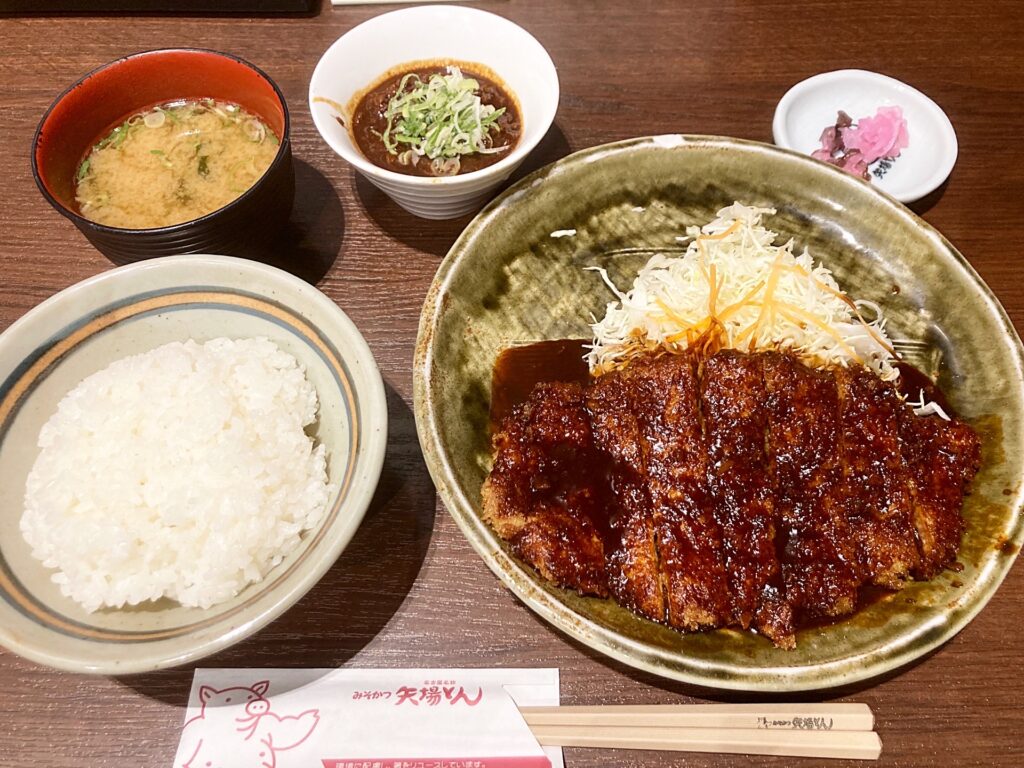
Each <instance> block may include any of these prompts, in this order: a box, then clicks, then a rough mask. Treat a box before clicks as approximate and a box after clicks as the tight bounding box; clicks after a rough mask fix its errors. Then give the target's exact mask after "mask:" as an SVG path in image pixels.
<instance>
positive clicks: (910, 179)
mask: <svg viewBox="0 0 1024 768" xmlns="http://www.w3.org/2000/svg"><path fill="white" fill-rule="evenodd" d="M888 106H898V107H900V108H901V109H902V110H903V116H904V117H905V118H906V121H907V132H908V134H909V137H910V145H909V146H908V147H907V148H906V149H904V150H903V151H902V152H901V153H900V156H899V157H898V158H896V160H895V161H893V162H892V164H891V166H890V167H889V168H888V170H887V171H886V172H885V173H884V175H882V176H881V177H879V176H876V175H875V173H874V172H872V174H871V182H872V183H873V184H874V185H875V186H876V187H878V188H879V189H881V190H882V191H883V192H886V193H888V194H889V195H891V196H892V197H894V198H896V199H897V200H899V201H901V202H904V203H909V202H913V201H914V200H920V199H921V198H922V197H924V196H925V195H927V194H928V193H929V192H932V191H933V190H935V189H936V188H937V187H938V186H939V185H940V184H942V182H943V181H945V180H946V177H947V176H949V173H950V171H952V170H953V165H954V164H955V163H956V157H957V141H956V132H955V131H954V130H953V125H952V123H950V122H949V118H948V117H947V116H946V113H945V112H943V111H942V108H941V107H940V106H939V105H938V104H936V103H935V102H934V101H932V100H931V99H930V98H928V97H927V96H925V95H924V94H923V93H921V91H919V90H917V89H916V88H912V87H910V86H909V85H907V84H906V83H903V82H900V81H899V80H896V79H895V78H892V77H887V76H886V75H880V74H878V73H877V72H868V71H865V70H862V69H841V70H837V71H835V72H825V73H823V74H820V75H815V76H814V77H810V78H808V79H806V80H804V81H802V82H799V83H797V84H796V85H794V86H793V87H792V88H790V89H789V90H788V91H787V92H786V95H785V96H783V97H782V99H781V100H780V101H779V105H778V106H777V107H776V108H775V119H774V121H773V122H772V133H773V135H774V138H775V143H776V144H777V145H778V146H780V147H785V148H786V149H793V150H796V151H797V152H802V153H804V154H810V153H811V152H813V151H814V150H816V149H819V148H820V147H821V143H820V137H821V133H822V131H824V130H825V128H827V127H828V126H830V125H834V124H835V121H836V114H837V113H838V112H839V110H842V111H844V112H846V114H848V115H849V116H850V117H852V118H853V119H854V121H856V120H859V119H860V118H862V117H870V116H873V115H874V114H875V112H876V111H877V110H878V108H879V107H888ZM874 170H875V167H872V171H874Z"/></svg>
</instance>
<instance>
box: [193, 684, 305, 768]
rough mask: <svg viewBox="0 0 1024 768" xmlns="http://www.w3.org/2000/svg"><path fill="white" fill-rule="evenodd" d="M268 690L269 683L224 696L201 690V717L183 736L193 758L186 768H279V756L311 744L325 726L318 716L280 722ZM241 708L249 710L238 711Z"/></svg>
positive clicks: (213, 690) (228, 690)
mask: <svg viewBox="0 0 1024 768" xmlns="http://www.w3.org/2000/svg"><path fill="white" fill-rule="evenodd" d="M269 687H270V683H269V682H268V681H266V680H261V681H260V682H258V683H254V684H253V685H251V686H249V687H248V688H243V687H237V688H225V689H224V690H222V691H218V690H217V689H216V688H212V687H210V686H208V685H204V686H202V687H201V688H200V689H199V700H200V701H201V702H202V711H201V712H200V713H199V714H198V715H197V716H196V717H193V718H192V719H191V720H189V721H188V722H187V723H185V728H184V730H183V731H182V733H181V743H182V746H183V748H184V754H186V755H190V757H189V758H188V759H187V760H185V762H184V763H182V764H181V765H182V768H228V766H230V767H231V768H234V767H235V766H245V768H250V767H251V768H275V766H276V765H277V754H276V753H277V752H281V751H283V750H286V749H292V748H293V747H297V746H298V745H299V744H301V743H302V742H304V741H305V740H306V739H308V738H309V736H310V734H311V733H313V729H314V728H316V725H317V723H318V722H320V713H319V711H318V710H315V709H308V710H306V711H305V712H303V713H302V714H300V715H296V716H294V717H280V716H278V715H276V714H275V713H273V712H271V711H270V701H269V700H267V699H266V698H264V694H265V693H266V692H267V689H268V688H269ZM242 704H244V709H240V708H239V706H238V705H242Z"/></svg>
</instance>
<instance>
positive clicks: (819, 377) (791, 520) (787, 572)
mask: <svg viewBox="0 0 1024 768" xmlns="http://www.w3.org/2000/svg"><path fill="white" fill-rule="evenodd" d="M761 359H762V365H763V374H764V381H765V386H766V389H767V393H768V398H767V407H768V431H767V440H766V446H767V452H768V464H769V469H770V475H771V479H772V485H773V488H774V491H775V505H776V511H777V513H778V516H779V530H777V531H776V536H777V541H776V549H777V550H778V552H779V557H780V559H781V561H782V574H783V580H784V583H785V588H786V600H787V602H789V603H790V605H792V606H793V609H794V611H796V613H797V615H798V618H815V617H825V616H842V615H844V614H848V613H852V612H853V611H854V609H855V608H856V607H857V590H858V587H859V586H860V583H861V580H860V579H859V578H858V577H857V574H856V572H855V570H854V566H853V563H854V562H855V560H856V548H855V546H854V543H853V540H852V539H851V538H850V531H849V526H848V525H847V521H846V517H845V513H844V506H843V503H842V498H843V496H842V494H843V472H842V466H841V465H840V459H839V439H840V421H839V394H838V392H837V391H836V383H835V378H834V377H833V376H832V374H831V373H830V372H828V371H818V370H814V369H811V368H808V367H807V366H805V365H803V364H802V363H801V362H800V361H799V360H797V359H796V358H795V357H794V356H792V355H786V354H779V353H774V352H769V353H765V354H764V355H762V358H761Z"/></svg>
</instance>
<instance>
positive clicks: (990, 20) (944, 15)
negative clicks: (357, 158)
mask: <svg viewBox="0 0 1024 768" xmlns="http://www.w3.org/2000/svg"><path fill="white" fill-rule="evenodd" d="M476 5H479V6H480V7H482V8H485V9H488V10H492V11H495V12H497V13H500V14H502V15H505V16H507V17H509V18H511V19H513V20H514V21H516V22H518V23H519V24H521V25H523V26H524V27H526V28H527V29H528V30H529V31H531V32H532V33H533V34H534V35H535V36H536V37H537V38H538V39H539V40H540V41H541V43H542V44H543V45H544V46H545V47H546V48H547V49H548V51H549V52H550V53H551V56H552V58H553V59H554V61H555V64H556V66H557V67H558V71H559V76H560V78H561V87H562V101H561V105H560V108H559V112H558V116H557V118H556V125H555V126H554V127H553V128H552V130H551V132H550V133H549V135H548V136H547V137H546V139H545V140H544V142H543V143H542V145H541V146H540V148H539V149H538V150H537V152H536V153H535V154H534V156H533V157H531V158H530V160H528V161H527V164H528V167H529V168H536V167H538V166H540V165H543V164H545V163H548V162H550V161H552V160H555V159H557V158H559V157H561V156H563V155H565V154H568V153H569V152H570V151H573V150H577V149H581V148H584V147H589V146H592V145H595V144H600V143H602V142H606V141H611V140H614V139H621V138H626V137H631V136H638V135H645V134H652V133H664V132H679V131H684V132H694V133H709V134H723V135H732V136H739V137H743V138H748V139H757V140H762V141H770V140H771V119H772V113H773V110H774V107H775V103H776V102H777V101H778V99H779V98H780V97H781V96H782V94H783V93H784V92H785V90H786V89H787V88H788V87H789V86H790V85H792V84H793V83H795V82H796V81H798V80H801V79H803V78H804V77H807V76H809V75H811V74H814V73H816V72H820V71H824V70H829V69H836V68H842V67H861V68H865V69H873V70H877V71H881V72H885V73H887V74H890V75H893V76H895V77H898V78H900V79H902V80H904V81H906V82H909V83H911V84H913V85H915V86H917V87H918V88H920V89H922V90H923V91H924V92H926V93H928V94H929V95H930V96H932V97H933V98H934V99H935V100H936V101H938V102H939V103H940V104H941V105H942V106H943V107H944V108H945V110H946V111H947V113H948V114H949V116H950V118H951V120H952V121H953V125H954V126H955V127H956V130H957V133H958V136H959V140H960V159H959V162H958V163H957V166H956V168H955V169H954V171H953V174H952V177H951V178H950V180H949V182H948V184H947V185H946V186H945V187H944V188H943V189H942V190H941V191H940V193H938V194H936V195H933V196H932V197H931V198H930V199H928V200H926V201H924V202H923V203H922V204H920V205H918V206H916V210H918V211H919V212H921V213H922V214H923V215H924V217H925V218H926V219H927V220H928V221H930V222H931V223H932V224H934V225H935V226H936V227H938V229H939V230H941V231H942V232H943V233H944V234H945V235H946V236H947V237H948V238H949V239H950V240H951V241H952V242H953V243H954V244H956V245H957V246H958V247H959V249H960V250H961V251H962V252H963V253H964V255H965V256H966V257H967V258H968V259H969V260H970V262H971V263H972V264H973V265H974V267H975V269H977V271H978V272H979V273H980V274H981V276H982V277H983V278H984V279H985V280H986V281H987V282H988V283H989V285H991V286H992V288H993V289H994V291H995V293H996V295H997V296H998V297H999V298H1000V299H1001V301H1002V302H1003V304H1004V305H1005V307H1006V309H1007V311H1008V312H1009V314H1010V317H1011V318H1012V319H1013V321H1014V323H1015V324H1016V326H1017V328H1018V330H1020V329H1024V209H1022V200H1024V142H1022V141H1021V133H1022V130H1024V129H1022V126H1024V76H1022V75H1021V71H1022V69H1024V5H1022V4H1021V3H1019V2H1016V1H1014V0H1007V1H1006V2H989V1H988V0H975V1H974V2H968V3H964V2H930V3H919V2H902V3H901V2H846V3H836V2H832V1H831V0H788V1H786V2H781V1H777V0H766V1H764V2H757V0H748V1H747V2H739V1H733V2H729V1H728V0H691V1H684V2H660V3H649V2H643V1H642V0H632V1H631V2H628V3H624V2H619V3H615V2H584V1H583V0H579V1H578V2H572V3H549V2H542V1H541V0H533V1H532V2H531V1H527V0H509V1H508V2H486V3H478V4H476ZM383 10H385V9H384V8H381V7H372V6H357V7H352V8H348V9H345V10H332V9H331V8H330V7H325V8H324V9H323V10H322V12H321V13H320V14H318V15H313V16H306V17H291V18H244V17H243V18H239V17H216V16H209V17H204V18H173V17H155V16H148V17H139V18H122V17H103V18H90V17H88V16H79V17H75V18H47V17H31V18H0V162H2V174H0V179H2V181H0V184H2V187H0V189H2V200H0V329H2V328H6V327H7V326H8V325H10V324H11V323H12V322H14V321H15V320H16V319H17V318H18V317H20V316H21V315H22V314H23V313H24V312H26V311H27V310H28V309H30V308H31V307H33V306H34V305H36V304H38V303H39V302H41V301H42V300H43V299H45V298H47V297H48V296H50V295H51V294H53V293H54V292H55V291H58V290H60V289H62V288H65V287H67V286H69V285H71V284H72V283H75V282H77V281H79V280H81V279H83V278H86V277H89V276H91V275H95V274H97V273H99V272H102V271H104V270H106V269H110V268H111V266H112V265H111V264H110V263H109V262H108V261H107V260H106V259H105V258H104V257H103V256H101V255H100V254H99V253H98V252H96V251H95V250H93V249H92V248H91V247H90V246H89V245H88V244H87V243H86V242H85V240H84V239H83V238H82V237H81V236H80V235H79V234H78V233H77V231H76V230H75V229H74V228H73V226H72V225H71V224H70V223H69V222H67V221H65V220H64V219H62V218H61V217H60V216H58V215H57V214H56V213H55V212H54V211H53V210H52V209H51V208H50V207H49V206H48V205H47V204H46V202H45V201H44V200H43V198H42V197H41V195H40V194H39V192H38V191H37V189H36V187H35V184H34V183H33V181H32V178H31V171H30V166H29V148H30V144H31V140H32V134H33V131H34V129H35V126H36V123H37V122H38V120H39V118H40V117H41V116H42V113H43V111H44V110H45V109H46V107H47V106H48V105H49V104H50V102H51V101H52V99H53V98H54V97H55V96H56V95H57V94H58V93H59V92H60V91H61V90H63V89H64V88H65V87H66V86H67V85H69V84H70V83H72V82H73V81H74V80H76V79H77V78H78V77H80V76H81V75H82V74H84V73H85V72H87V71H88V70H90V69H92V68H94V67H96V66H98V65H100V64H103V63H105V62H107V61H109V60H111V59H114V58H116V57H118V56H120V55H122V54H124V53H128V52H132V51H137V50H144V49H148V48H157V47H165V46H175V45H187V46H198V47H208V48H214V49H220V50H224V51H230V52H232V53H235V54H238V55H240V56H243V57H245V58H247V59H250V60H251V61H253V62H255V63H256V64H258V65H259V66H260V67H262V68H263V69H265V70H266V71H267V72H268V73H269V74H270V75H271V76H272V77H273V78H275V79H276V81H277V82H278V83H279V84H280V86H281V87H282V89H283V91H284V93H285V96H286V97H287V99H288V102H289V104H290V106H291V109H292V114H293V142H294V152H295V157H296V159H297V161H298V167H297V178H298V198H297V201H296V207H295V214H294V216H293V222H294V223H293V225H292V229H291V232H290V233H289V237H288V238H287V239H286V241H285V242H284V244H282V246H281V248H280V251H279V253H278V255H277V260H278V261H279V263H281V264H285V265H288V266H289V267H290V268H291V269H292V270H293V271H295V272H297V273H298V274H300V275H302V276H303V277H306V278H307V279H309V280H310V281H312V282H315V283H316V285H317V286H318V287H319V288H320V289H321V290H323V291H324V292H326V293H327V294H328V295H329V296H330V297H331V298H333V299H335V300H336V301H337V302H338V304H339V305H340V306H341V307H342V308H343V309H344V310H345V311H346V312H347V313H348V314H349V316H350V317H351V318H352V319H353V320H354V321H355V323H356V324H357V325H358V326H359V328H360V329H361V330H362V332H363V333H364V335H365V336H366V338H367V341H368V342H369V344H370V347H371V348H372V350H373V353H374V354H375V355H376V358H377V361H378V363H379V364H380V367H381V370H382V372H383V375H384V379H385V381H386V383H387V388H388V407H389V410H390V419H391V436H390V438H389V444H388V451H387V459H386V464H385V469H384V474H383V477H382V479H381V483H380V487H379V490H378V492H377V495H376V498H375V500H374V502H373V505H372V507H371V509H370V511H369V513H368V515H367V518H366V521H365V523H364V524H363V526H362V528H361V529H360V531H359V532H358V534H357V535H356V538H355V539H354V541H353V543H352V545H351V546H350V547H349V549H348V550H347V551H346V552H345V554H344V555H343V556H342V558H341V560H340V561H339V562H338V563H337V565H336V566H335V567H334V568H333V569H332V570H330V571H329V572H328V574H327V575H326V577H325V578H324V579H323V581H322V582H321V583H320V584H319V585H318V586H317V587H316V588H314V589H313V590H312V591H311V592H310V593H309V594H308V595H307V596H306V597H305V598H304V599H303V600H302V601H301V602H300V603H299V604H298V605H297V606H296V607H295V608H293V609H292V610H291V611H289V612H288V613H287V614H285V615H284V616H283V617H282V618H281V619H279V620H278V621H276V622H274V623H273V624H272V625H271V626H269V627H268V628H266V629H265V630H263V631H262V632H260V633H259V634H257V635H256V636H254V637H252V638H251V639H249V640H247V641H245V642H243V643H242V644H240V645H238V646H236V647H235V648H232V649H230V650H228V651H225V652H223V653H221V654H219V655H217V656H216V657H214V658H212V659H209V660H208V661H207V662H205V663H206V664H207V665H209V666H256V667H258V666H314V667H333V666H341V665H347V666H364V667H365V666H459V665H465V666H498V665H508V666H558V667H560V668H561V670H562V694H563V701H565V702H566V703H588V704H590V703H658V702H679V703H685V702H689V701H700V700H712V701H742V700H745V699H748V698H749V697H744V696H743V695H741V694H729V693H716V692H713V691H708V690H701V689H697V688H694V687H691V686H687V685H682V684H675V683H671V682H666V681H662V680H659V679H657V678H655V677H652V676H650V675H646V674H641V673H637V672H633V671H631V670H630V669H628V668H626V667H623V666H621V665H619V664H617V663H614V662H610V661H608V660H605V659H604V658H602V657H599V656H597V655H596V654H594V653H592V652H591V651H589V650H587V649H586V648H584V647H582V646H580V645H578V644H577V643H575V642H573V641H572V640H569V639H567V638H566V637H563V636H562V635H561V634H559V633H558V632H556V631H555V630H553V629H551V628H549V627H548V626H547V625H546V624H544V623H543V622H541V621H540V620H539V619H538V618H536V617H535V616H534V615H533V614H532V613H531V612H530V611H529V610H527V609H526V608H525V607H524V606H523V605H521V604H520V603H518V602H517V601H516V600H515V599H514V598H513V597H512V596H511V594H510V593H509V592H508V591H507V590H506V589H505V588H504V587H503V586H502V585H501V584H500V582H499V581H498V580H497V579H496V578H495V577H494V576H493V575H492V574H491V573H490V571H488V570H487V568H486V566H485V565H484V564H483V562H482V561H481V560H480V559H479V558H478V557H477V556H476V554H475V553H474V552H473V551H472V550H471V549H470V547H469V545H468V544H467V543H466V542H465V540H464V539H463V538H462V536H461V534H460V533H459V531H458V530H457V528H456V526H455V525H454V523H453V522H452V521H451V519H450V518H449V517H448V515H447V513H446V512H445V510H444V509H443V507H441V506H440V505H439V504H438V502H437V497H436V495H435V493H434V489H433V486H432V484H431V482H430V478H429V476H428V474H427V470H426V468H425V466H424V463H423V459H422V457H421V455H420V450H419V445H418V443H417V439H416V431H415V426H414V423H413V417H412V411H411V402H412V369H411V368H412V354H413V342H414V338H415V332H416V325H417V320H418V317H419V312H420V305H421V303H422V300H423V296H424V294H425V292H426V290H427V286H428V285H429V283H430V280H431V277H432V276H433V273H434V270H435V269H436V267H437V265H438V263H439V261H440V259H441V258H442V256H443V255H444V253H445V252H446V251H447V249H448V247H449V246H450V245H451V243H452V242H453V240H454V239H455V237H456V236H457V234H458V233H459V231H460V230H461V229H462V228H463V227H464V226H465V224H466V222H467V219H461V220H456V221H450V222H429V221H423V220H419V219H416V218H413V217H412V216H410V215H408V214H406V213H404V212H403V211H401V210H400V209H399V208H397V207H396V206H395V205H394V204H393V203H391V202H390V201H389V200H388V199H386V198H385V197H384V196H383V195H382V194H381V193H379V192H377V191H376V190H375V189H374V188H373V187H371V186H370V185H369V184H367V183H366V182H365V181H363V180H361V179H359V178H357V177H356V176H355V175H354V173H353V171H352V170H351V169H350V168H349V167H347V166H346V165H345V164H344V163H343V162H342V161H341V160H340V159H339V158H338V157H336V156H335V155H334V154H333V153H332V152H331V151H330V149H329V148H328V147H327V146H326V145H325V144H324V143H323V142H322V141H321V140H320V138H319V136H318V134H317V133H316V130H315V129H314V127H313V123H312V121H311V119H310V116H309V111H308V109H307V107H306V92H307V85H308V82H309V78H310V75H311V74H312V71H313V67H314V65H315V63H316V61H317V59H318V58H319V56H320V54H321V53H322V52H323V51H324V50H325V49H326V48H327V46H328V45H329V44H330V43H331V42H332V41H333V40H335V39H336V38H337V37H338V36H340V35H341V34H342V33H344V32H345V31H346V30H348V29H349V28H351V27H352V26H353V25H354V24H356V23H358V22H360V21H363V20H364V19H366V18H368V17H370V16H372V15H375V14H378V13H381V12H382V11H383ZM520 175H521V174H520ZM1022 626H1024V567H1022V566H1021V565H1020V564H1018V565H1017V567H1016V568H1015V569H1014V570H1013V572H1011V574H1010V576H1009V578H1008V579H1007V580H1006V582H1005V583H1004V584H1003V587H1002V588H1001V589H1000V591H999V593H998V594H997V595H996V596H995V598H994V599H993V600H992V602H991V603H990V604H989V605H988V607H987V608H986V609H985V610H984V611H983V612H982V613H981V614H980V615H979V616H978V617H977V618H976V619H975V620H974V622H973V623H972V624H971V625H970V626H969V627H968V628H967V629H965V630H964V631H963V632H961V633H960V634H959V635H958V636H957V637H956V638H954V639H953V640H952V641H950V642H949V643H947V644H946V645H945V646H944V647H943V648H941V649H939V650H938V651H936V652H935V653H933V654H931V655H930V656H928V657H927V658H925V659H923V660H921V661H920V662H918V663H916V664H914V665H911V666H910V667H908V668H905V669H903V670H901V671H900V672H898V673H896V674H892V675H890V676H888V677H887V678H885V679H882V680H877V681H872V682H870V683H867V684H863V685H860V686H857V687H856V688H854V689H848V690H841V691H832V692H828V693H826V694H824V695H820V694H819V695H807V696H806V697H805V698H807V699H812V700H813V699H820V698H828V699H839V698H841V699H845V700H857V701H865V702H867V703H869V704H870V705H871V706H872V707H873V708H874V710H875V712H876V713H877V717H878V730H879V732H880V733H881V736H882V739H883V742H884V753H883V758H882V762H881V764H882V765H885V766H947V765H948V766H954V765H955V766H975V765H977V766H996V765H998V766H1020V765H1024V694H1022V693H1021V687H1022V684H1024V672H1022V667H1024V651H1022V648H1024V632H1022ZM191 676H192V669H191V668H186V669H180V670H173V671H168V672H161V673H157V674H147V675H139V676H135V677H127V678H120V679H117V678H108V677H84V676H74V675H68V674H62V673H58V672H54V671H51V670H49V669H45V668H42V667H39V666H37V665H35V664H32V663H30V662H27V661H24V660H22V659H20V658H18V657H17V656H14V655H13V654H11V653H8V652H5V651H0V702H2V703H0V712H2V714H0V765H3V766H11V767H12V768H13V767H14V766H18V767H21V766H61V767H66V768H72V767H73V768H83V767H87V766H88V767H91V766H170V763H171V759H172V756H173V754H174V750H175V747H176V744H177V737H178V730H179V728H180V727H181V723H182V717H183V709H182V708H183V706H184V705H185V702H186V699H187V696H188V691H189V685H190V680H191ZM567 762H568V764H569V766H571V767H572V768H582V767H583V766H640V765H680V766H682V765H686V766H727V765H754V766H788V765H798V764H799V765H812V764H819V762H818V761H799V760H795V759H788V758H787V759H772V758H743V757H726V756H713V755H710V756H705V755H675V756H673V755H669V754H654V753H644V752H601V751H597V750H576V749H570V750H567ZM835 764H837V765H839V764H841V763H835ZM852 764H853V763H851V765H852Z"/></svg>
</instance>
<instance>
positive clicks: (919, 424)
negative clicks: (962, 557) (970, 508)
mask: <svg viewBox="0 0 1024 768" xmlns="http://www.w3.org/2000/svg"><path fill="white" fill-rule="evenodd" d="M900 448H901V451H902V454H903V459H904V461H905V462H906V464H907V470H908V472H909V474H910V480H911V496H912V503H913V521H914V527H915V528H916V529H917V544H918V548H919V550H920V553H921V561H920V563H919V564H918V565H917V567H916V568H915V569H914V571H913V575H914V577H915V578H918V579H930V578H932V577H934V576H935V575H936V574H938V573H939V572H940V571H941V570H942V569H943V568H945V567H947V566H949V565H951V564H952V563H953V561H954V560H955V559H956V553H957V550H958V549H959V548H960V538H961V536H962V535H963V532H964V519H963V516H962V515H961V512H960V510H961V507H962V506H963V501H964V494H965V492H966V489H967V486H968V484H969V483H970V482H971V481H972V480H973V479H974V475H975V474H976V473H977V471H978V466H979V464H980V462H981V444H980V441H979V440H978V435H977V433H976V432H975V431H974V430H973V429H972V428H971V427H970V426H969V425H967V424H965V423H964V422H962V421H960V420H959V419H956V418H953V419H952V420H951V421H945V420H944V419H942V418H941V417H940V416H915V415H914V413H913V410H912V409H911V408H910V406H904V408H903V410H902V412H901V414H900Z"/></svg>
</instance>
